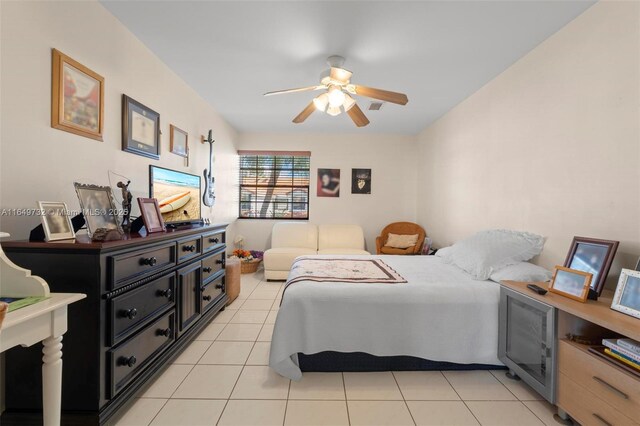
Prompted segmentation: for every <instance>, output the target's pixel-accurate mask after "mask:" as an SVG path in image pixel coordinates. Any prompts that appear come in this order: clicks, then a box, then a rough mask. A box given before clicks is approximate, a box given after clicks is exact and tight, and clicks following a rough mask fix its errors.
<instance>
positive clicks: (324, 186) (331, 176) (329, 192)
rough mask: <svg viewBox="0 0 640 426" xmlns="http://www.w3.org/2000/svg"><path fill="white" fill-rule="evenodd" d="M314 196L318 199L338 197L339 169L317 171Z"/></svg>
mask: <svg viewBox="0 0 640 426" xmlns="http://www.w3.org/2000/svg"><path fill="white" fill-rule="evenodd" d="M316 195H317V196H318V197H339V196H340V169H318V182H317V184H316Z"/></svg>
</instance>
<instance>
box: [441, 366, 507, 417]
mask: <svg viewBox="0 0 640 426" xmlns="http://www.w3.org/2000/svg"><path fill="white" fill-rule="evenodd" d="M440 374H442V377H444V379H445V380H446V381H447V383H449V386H451V389H453V391H454V392H455V393H456V395H458V398H460V401H462V403H463V404H464V406H465V408H466V409H467V410H469V412H470V413H471V415H472V416H473V418H474V419H476V422H478V424H479V425H482V423H480V420H479V419H478V417H476V414H475V413H474V412H473V410H472V409H471V408H470V407H469V406H468V405H467V402H466V401H465V400H464V399H462V397H461V396H460V394H459V393H458V391H457V390H456V388H455V386H453V383H451V382H450V381H449V379H448V378H447V375H446V374H444V373H443V372H442V371H440ZM496 380H498V379H496Z"/></svg>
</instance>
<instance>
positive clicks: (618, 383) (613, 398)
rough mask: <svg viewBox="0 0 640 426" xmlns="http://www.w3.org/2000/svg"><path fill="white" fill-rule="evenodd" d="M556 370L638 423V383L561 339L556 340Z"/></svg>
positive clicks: (639, 381)
mask: <svg viewBox="0 0 640 426" xmlns="http://www.w3.org/2000/svg"><path fill="white" fill-rule="evenodd" d="M559 348H560V349H559V353H558V369H559V370H560V372H561V373H563V374H565V375H566V376H567V377H569V378H570V379H571V380H573V381H574V382H576V383H578V384H579V385H581V386H583V387H585V388H587V389H589V390H590V391H591V392H593V393H594V394H595V395H596V396H597V397H598V398H600V399H602V400H603V401H605V402H607V403H608V404H611V405H612V406H613V407H615V408H617V409H618V410H620V411H621V412H622V413H623V414H625V415H626V416H629V417H631V418H632V419H634V420H635V421H636V422H640V380H639V379H636V378H634V377H632V376H631V375H629V374H627V373H624V372H622V371H621V370H619V369H617V368H616V367H614V366H613V365H609V364H608V363H607V362H606V361H604V360H601V359H599V358H596V357H595V356H594V355H591V354H589V353H587V352H584V351H583V350H581V349H580V348H578V347H576V346H574V345H573V344H572V343H569V342H567V341H565V340H561V341H560V345H559Z"/></svg>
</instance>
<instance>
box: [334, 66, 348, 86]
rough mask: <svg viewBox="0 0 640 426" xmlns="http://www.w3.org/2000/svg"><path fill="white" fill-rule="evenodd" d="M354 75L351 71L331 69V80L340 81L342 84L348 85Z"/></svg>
mask: <svg viewBox="0 0 640 426" xmlns="http://www.w3.org/2000/svg"><path fill="white" fill-rule="evenodd" d="M352 75H353V73H352V72H351V71H348V70H345V69H344V68H338V67H331V71H330V72H329V78H330V79H331V80H335V81H339V82H340V83H342V84H348V83H349V80H350V79H351V76H352Z"/></svg>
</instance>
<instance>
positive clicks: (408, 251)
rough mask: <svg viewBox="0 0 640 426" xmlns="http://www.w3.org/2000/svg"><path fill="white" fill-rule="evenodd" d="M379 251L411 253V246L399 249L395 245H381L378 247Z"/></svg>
mask: <svg viewBox="0 0 640 426" xmlns="http://www.w3.org/2000/svg"><path fill="white" fill-rule="evenodd" d="M380 252H382V253H383V254H413V247H407V248H406V249H400V248H395V247H387V246H383V247H381V248H380Z"/></svg>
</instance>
